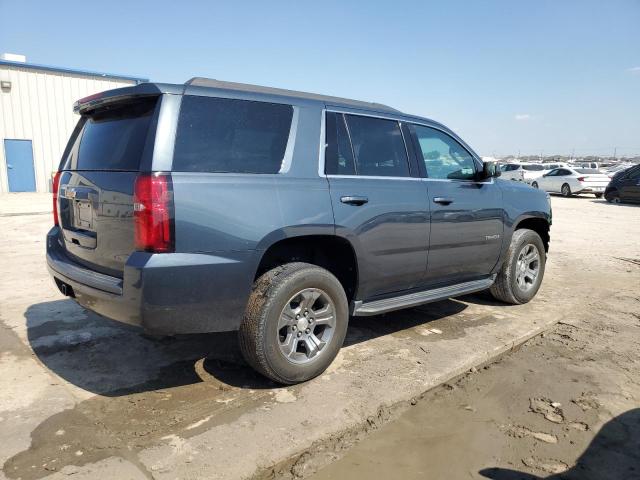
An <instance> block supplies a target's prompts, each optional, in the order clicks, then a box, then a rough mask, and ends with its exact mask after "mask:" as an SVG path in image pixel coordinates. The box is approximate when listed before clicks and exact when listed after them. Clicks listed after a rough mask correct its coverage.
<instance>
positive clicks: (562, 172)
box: [557, 168, 572, 176]
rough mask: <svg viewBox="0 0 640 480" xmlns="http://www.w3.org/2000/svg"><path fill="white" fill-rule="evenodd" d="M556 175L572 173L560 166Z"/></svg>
mask: <svg viewBox="0 0 640 480" xmlns="http://www.w3.org/2000/svg"><path fill="white" fill-rule="evenodd" d="M557 175H558V176H564V175H572V173H571V172H570V171H569V170H565V169H564V168H561V169H559V170H558V173H557Z"/></svg>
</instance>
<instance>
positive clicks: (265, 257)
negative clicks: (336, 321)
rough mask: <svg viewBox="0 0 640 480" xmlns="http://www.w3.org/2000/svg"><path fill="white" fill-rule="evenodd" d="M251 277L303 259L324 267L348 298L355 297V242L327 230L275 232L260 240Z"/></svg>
mask: <svg viewBox="0 0 640 480" xmlns="http://www.w3.org/2000/svg"><path fill="white" fill-rule="evenodd" d="M261 243H262V245H261V246H262V248H261V249H260V250H259V257H258V259H257V265H256V271H255V275H254V280H255V279H257V278H259V277H260V276H261V275H262V274H264V273H265V272H267V271H269V270H271V269H272V268H275V267H277V266H279V265H283V264H285V263H290V262H305V263H311V264H313V265H317V266H319V267H322V268H325V269H326V270H328V271H329V272H331V273H332V274H333V275H335V276H336V278H337V279H338V281H340V283H341V284H342V287H343V288H344V291H345V293H346V295H347V299H348V300H349V301H351V300H352V299H354V298H356V294H357V289H358V281H359V269H358V259H357V258H358V257H357V255H356V249H355V247H354V245H353V244H352V243H351V242H350V241H349V240H348V239H347V238H345V237H342V236H339V235H335V234H334V233H333V229H332V231H331V233H327V232H326V231H322V230H320V231H317V230H316V231H314V230H311V231H308V230H307V231H301V232H297V234H296V235H292V236H291V235H289V236H283V235H274V236H272V238H271V241H268V242H266V241H265V242H261Z"/></svg>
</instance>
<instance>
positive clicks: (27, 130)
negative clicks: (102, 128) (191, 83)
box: [0, 54, 146, 193]
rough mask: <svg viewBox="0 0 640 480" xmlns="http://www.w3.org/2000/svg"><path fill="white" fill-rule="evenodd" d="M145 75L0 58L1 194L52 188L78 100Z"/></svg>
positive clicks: (10, 57)
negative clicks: (76, 68)
mask: <svg viewBox="0 0 640 480" xmlns="http://www.w3.org/2000/svg"><path fill="white" fill-rule="evenodd" d="M144 81H146V79H144V78H136V77H128V76H122V75H112V74H108V73H98V72H89V71H82V70H73V69H68V68H60V67H53V66H46V65H35V64H31V63H27V62H26V59H25V58H24V57H23V56H21V55H13V54H3V55H1V56H0V193H4V192H20V191H38V192H47V191H50V185H51V175H52V172H54V171H55V170H57V168H58V164H59V162H60V157H61V155H62V152H63V150H64V147H65V145H66V143H67V140H68V139H69V136H70V135H71V132H72V131H73V128H74V127H75V124H76V123H77V122H78V118H79V117H78V115H77V114H75V113H73V104H74V102H75V101H76V100H78V99H80V98H83V97H86V96H88V95H91V94H93V93H97V92H101V91H104V90H109V89H112V88H118V87H124V86H128V85H135V84H137V83H141V82H144Z"/></svg>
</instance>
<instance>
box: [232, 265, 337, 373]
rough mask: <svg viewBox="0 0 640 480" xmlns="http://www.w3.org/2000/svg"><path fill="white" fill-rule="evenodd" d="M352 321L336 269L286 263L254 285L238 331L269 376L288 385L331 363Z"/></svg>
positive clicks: (252, 359)
mask: <svg viewBox="0 0 640 480" xmlns="http://www.w3.org/2000/svg"><path fill="white" fill-rule="evenodd" d="M305 312H306V313H307V314H308V315H305ZM348 321H349V306H348V302H347V296H346V295H345V292H344V289H343V288H342V285H341V284H340V282H339V281H338V279H337V278H336V277H335V276H334V275H333V274H331V272H329V271H327V270H325V269H323V268H320V267H318V266H316V265H311V264H308V263H301V262H296V263H287V264H284V265H281V266H279V267H276V268H274V269H272V270H269V271H268V272H266V273H265V274H263V275H262V276H261V277H260V278H259V279H258V280H256V282H255V283H254V286H253V291H252V292H251V296H250V297H249V302H248V303H247V309H246V312H245V315H244V318H243V321H242V324H241V325H240V330H239V332H238V338H239V342H240V350H241V352H242V355H243V356H244V358H245V360H246V361H247V363H248V364H249V365H251V366H252V367H253V368H254V369H255V370H257V371H258V372H260V373H261V374H262V375H264V376H265V377H267V378H270V379H271V380H273V381H275V382H278V383H282V384H288V385H291V384H294V383H299V382H304V381H306V380H310V379H312V378H314V377H316V376H318V375H320V374H321V373H322V372H324V371H325V370H326V368H327V367H328V366H329V365H330V364H331V362H332V361H333V359H334V358H335V357H336V355H337V354H338V352H339V350H340V347H342V343H343V342H344V337H345V335H346V332H347V324H348Z"/></svg>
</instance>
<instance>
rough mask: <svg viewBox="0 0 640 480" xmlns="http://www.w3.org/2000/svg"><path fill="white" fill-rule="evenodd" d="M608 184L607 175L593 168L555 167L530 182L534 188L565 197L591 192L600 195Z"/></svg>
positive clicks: (598, 196) (597, 196)
mask: <svg viewBox="0 0 640 480" xmlns="http://www.w3.org/2000/svg"><path fill="white" fill-rule="evenodd" d="M608 184H609V177H607V176H606V175H605V174H603V173H600V171H599V170H595V169H593V168H568V167H566V168H555V169H553V170H551V171H550V172H548V173H545V174H544V175H542V176H541V177H539V178H536V179H535V180H534V181H532V182H531V186H532V187H534V188H540V189H541V190H545V191H546V192H550V193H561V194H562V195H563V196H565V197H570V196H571V195H575V194H579V193H592V194H594V195H595V196H596V198H600V197H602V195H603V194H604V189H605V188H606V187H607V185H608Z"/></svg>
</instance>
